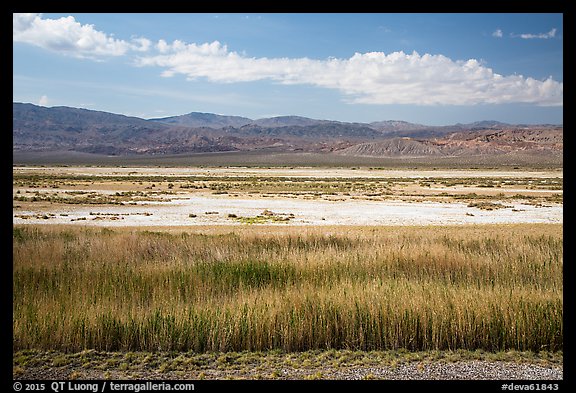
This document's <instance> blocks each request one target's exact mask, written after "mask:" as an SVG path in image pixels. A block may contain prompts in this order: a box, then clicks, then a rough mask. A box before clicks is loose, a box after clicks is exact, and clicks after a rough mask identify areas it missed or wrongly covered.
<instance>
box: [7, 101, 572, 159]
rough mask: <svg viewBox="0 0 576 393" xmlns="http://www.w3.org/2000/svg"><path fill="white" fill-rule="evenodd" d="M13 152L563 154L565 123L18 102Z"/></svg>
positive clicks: (357, 154)
mask: <svg viewBox="0 0 576 393" xmlns="http://www.w3.org/2000/svg"><path fill="white" fill-rule="evenodd" d="M12 136H13V145H12V148H13V151H15V152H50V151H69V152H83V153H92V154H101V155H139V154H148V155H150V154H154V155H158V154H183V153H190V154H193V153H209V152H235V151H241V152H256V151H270V152H309V153H336V154H338V155H340V156H366V157H368V156H369V157H395V158H402V157H432V158H433V157H445V156H478V155H483V156H489V155H502V154H510V153H518V152H520V153H522V154H529V155H530V154H534V155H542V154H551V155H559V156H560V157H561V155H562V149H563V127H562V126H519V125H510V124H505V123H500V122H496V121H480V122H473V123H469V124H456V125H447V126H426V125H422V124H414V123H408V122H405V121H399V120H388V121H380V122H373V123H370V124H367V123H345V122H338V121H330V120H316V119H310V118H306V117H300V116H278V117H272V118H266V119H259V120H252V119H249V118H245V117H240V116H223V115H216V114H211V113H199V112H192V113H189V114H187V115H182V116H173V117H167V118H162V119H151V120H145V119H140V118H137V117H130V116H124V115H119V114H113V113H107V112H101V111H92V110H87V109H79V108H69V107H52V108H46V107H40V106H36V105H33V104H23V103H13V127H12Z"/></svg>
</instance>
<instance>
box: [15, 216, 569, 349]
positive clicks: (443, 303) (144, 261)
mask: <svg viewBox="0 0 576 393" xmlns="http://www.w3.org/2000/svg"><path fill="white" fill-rule="evenodd" d="M562 252H563V240H562V226H561V225H533V224H532V225H520V224H518V225H499V226H496V225H485V226H457V227H310V228H302V227H283V228H278V227H275V228H274V227H258V228H253V227H248V228H246V227H242V228H225V227H220V228H217V227H197V228H195V229H184V230H183V229H180V230H179V231H175V230H173V231H170V232H150V231H143V230H137V229H128V228H127V229H119V230H116V229H115V230H110V229H97V228H92V229H90V228H78V227H65V226H30V225H24V226H14V229H13V285H14V291H13V331H14V333H13V343H14V349H15V350H19V349H27V348H36V349H57V350H61V351H79V350H83V349H96V350H106V351H110V350H123V351H150V350H153V351H155V350H166V351H172V350H175V351H183V350H192V351H196V352H203V351H242V350H250V351H260V350H270V349H282V350H285V351H304V350H310V349H330V348H335V349H351V350H387V349H400V348H402V349H408V350H445V349H450V350H454V349H467V350H476V349H482V350H488V351H501V350H508V349H515V350H519V351H525V350H529V351H541V350H546V351H558V350H562V348H563V322H562V316H563V307H562V306H563V303H562V289H563V288H562V265H563V254H562Z"/></svg>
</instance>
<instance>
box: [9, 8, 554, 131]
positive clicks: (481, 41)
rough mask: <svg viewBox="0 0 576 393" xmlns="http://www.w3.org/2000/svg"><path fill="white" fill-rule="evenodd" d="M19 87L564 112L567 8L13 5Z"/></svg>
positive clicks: (254, 105)
mask: <svg viewBox="0 0 576 393" xmlns="http://www.w3.org/2000/svg"><path fill="white" fill-rule="evenodd" d="M13 100H14V101H15V102H31V103H34V104H39V105H44V106H61V105H64V106H72V107H81V108H87V109H94V110H102V111H107V112H113V113H121V114H125V115H130V116H138V117H142V118H155V117H165V116H174V115H180V114H185V113H189V112H193V111H194V112H210V113H218V114H225V115H236V116H245V117H249V118H252V119H257V118H262V117H271V116H281V115H298V116H306V117H311V118H317V119H330V120H340V121H351V122H371V121H379V120H405V121H410V122H414V123H422V124H430V125H445V124H454V123H458V122H461V123H468V122H473V121H477V120H499V121H503V122H510V123H554V124H560V123H562V122H563V16H562V14H534V13H531V14H472V13H470V14H346V13H343V14H329V13H326V14H321V13H319V14H279V13H278V14H277V13H264V14H237V13H235V14H126V13H122V14H114V13H108V14H14V18H13Z"/></svg>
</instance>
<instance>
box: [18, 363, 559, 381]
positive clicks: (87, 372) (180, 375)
mask: <svg viewBox="0 0 576 393" xmlns="http://www.w3.org/2000/svg"><path fill="white" fill-rule="evenodd" d="M14 378H15V379H19V380H26V379H38V380H44V379H56V380H62V379H113V380H128V379H136V380H138V379H146V380H177V379H180V380H198V379H209V380H212V379H216V380H219V379H275V380H308V379H324V380H365V379H375V380H562V379H563V366H562V365H540V364H531V363H514V362H499V361H477V360H474V361H457V362H450V363H448V362H410V363H407V364H399V365H396V366H382V367H374V366H369V367H365V366H359V367H327V366H321V367H306V368H287V367H283V368H281V369H279V370H271V369H267V370H263V369H262V368H261V367H257V366H256V367H252V368H245V367H244V368H241V369H235V368H227V369H206V370H201V371H200V370H194V371H190V370H178V371H164V372H162V371H158V370H138V371H130V370H127V371H120V370H118V369H114V370H98V369H93V368H92V369H91V368H82V367H69V366H65V367H42V366H40V367H29V368H26V369H25V370H20V371H19V372H18V373H15V374H14Z"/></svg>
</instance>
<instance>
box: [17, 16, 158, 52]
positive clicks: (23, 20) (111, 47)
mask: <svg viewBox="0 0 576 393" xmlns="http://www.w3.org/2000/svg"><path fill="white" fill-rule="evenodd" d="M12 23H13V30H12V40H13V42H23V43H27V44H31V45H35V46H39V47H41V48H44V49H48V50H51V51H55V52H59V53H63V54H67V55H70V56H74V57H78V58H90V59H98V58H102V57H108V56H122V55H125V54H126V53H127V52H128V51H130V50H134V51H146V50H148V49H149V48H150V45H151V42H150V41H149V40H148V39H146V38H134V39H133V40H132V42H127V41H124V40H119V39H115V38H113V37H111V36H109V35H107V34H105V33H103V32H101V31H98V30H96V29H95V28H94V26H93V25H88V24H86V25H82V24H80V23H78V22H77V21H76V20H75V19H74V17H73V16H67V17H63V18H59V19H44V18H42V15H41V14H13V15H12Z"/></svg>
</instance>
